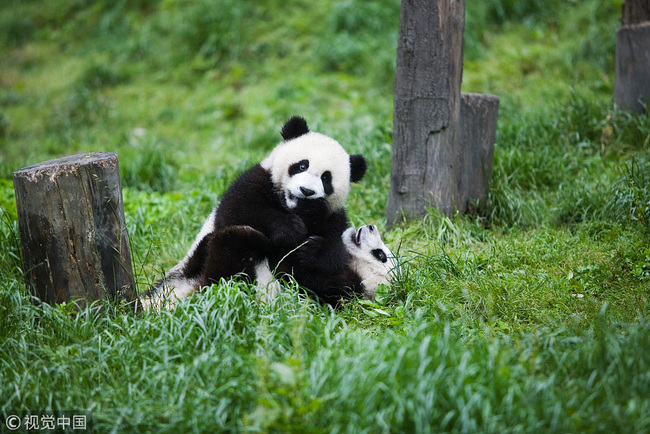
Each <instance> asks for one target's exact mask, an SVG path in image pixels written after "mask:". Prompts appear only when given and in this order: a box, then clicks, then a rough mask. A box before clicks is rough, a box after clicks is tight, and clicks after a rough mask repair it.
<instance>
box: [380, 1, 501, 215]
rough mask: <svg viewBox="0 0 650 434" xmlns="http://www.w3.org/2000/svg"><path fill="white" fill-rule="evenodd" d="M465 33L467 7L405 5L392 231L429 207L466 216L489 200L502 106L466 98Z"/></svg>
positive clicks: (476, 97)
mask: <svg viewBox="0 0 650 434" xmlns="http://www.w3.org/2000/svg"><path fill="white" fill-rule="evenodd" d="M464 29H465V1H464V0H402V5H401V11H400V27H399V35H398V42H397V65H396V71H395V102H394V104H395V106H394V115H393V156H392V167H391V183H390V192H389V196H388V203H387V205H386V216H387V220H388V223H389V224H392V223H394V222H395V221H397V220H400V219H401V218H402V217H406V218H415V217H419V216H421V215H422V214H424V213H425V212H426V209H427V208H428V207H435V208H437V209H438V210H440V211H441V212H442V213H444V214H447V215H451V214H452V213H453V212H454V211H460V212H464V211H465V210H466V209H467V205H468V203H469V201H472V200H476V199H479V198H483V197H487V187H486V185H487V181H488V180H489V177H490V174H491V170H492V150H493V146H494V133H495V131H496V117H497V112H498V98H497V97H495V96H490V97H488V96H486V95H477V94H468V95H467V96H463V97H462V98H461V92H460V87H461V81H462V74H463V32H464ZM484 97H485V98H484ZM462 105H464V106H465V109H464V110H461V106H462ZM485 126H487V127H488V128H487V129H483V128H484V127H485ZM467 128H471V129H472V130H471V131H466V129H467ZM483 148H486V149H485V150H482V149H483ZM474 151H480V152H481V155H473V154H472V153H473V152H474ZM486 159H489V162H488V161H487V160H486ZM468 171H470V172H472V173H469V174H468V173H467V172H468ZM479 177H483V178H481V180H480V181H481V182H479V183H478V184H477V180H478V179H479Z"/></svg>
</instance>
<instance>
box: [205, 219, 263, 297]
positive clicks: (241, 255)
mask: <svg viewBox="0 0 650 434" xmlns="http://www.w3.org/2000/svg"><path fill="white" fill-rule="evenodd" d="M270 247H271V242H270V240H269V239H268V238H267V237H266V236H265V235H264V234H263V233H261V232H260V231H258V230H255V229H253V228H252V227H250V226H231V227H228V228H225V229H221V230H218V231H216V232H214V233H213V234H210V236H209V243H208V255H207V258H206V261H205V267H204V270H203V273H202V275H201V279H200V280H199V285H200V286H201V287H203V286H206V285H211V284H212V283H216V282H219V280H220V279H227V278H231V277H233V276H236V275H238V274H242V276H248V277H251V276H253V277H254V276H255V267H256V266H257V265H259V264H261V263H262V262H263V261H264V260H265V259H266V258H268V257H269V255H270V254H271V249H270Z"/></svg>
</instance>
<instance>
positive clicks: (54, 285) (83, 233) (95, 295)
mask: <svg viewBox="0 0 650 434" xmlns="http://www.w3.org/2000/svg"><path fill="white" fill-rule="evenodd" d="M13 179H14V190H15V192H16V208H17V211H18V226H19V230H20V238H21V244H22V253H23V265H24V271H25V280H26V284H27V287H28V289H29V290H30V291H31V292H32V293H33V294H34V295H36V296H37V297H38V298H39V299H40V300H42V301H45V302H47V303H60V302H70V301H73V300H76V301H78V302H79V303H80V306H83V305H84V304H85V303H88V302H92V301H93V300H96V299H101V298H111V299H116V298H117V299H120V300H127V301H132V300H134V299H135V281H134V278H133V269H132V266H131V255H130V252H129V241H128V235H127V232H126V225H125V222H124V205H123V201H122V185H121V183H120V176H119V166H118V159H117V154H114V153H91V154H83V155H75V156H70V157H64V158H60V159H57V160H52V161H47V162H44V163H40V164H36V165H33V166H29V167H25V168H23V169H20V170H17V171H16V172H14V174H13Z"/></svg>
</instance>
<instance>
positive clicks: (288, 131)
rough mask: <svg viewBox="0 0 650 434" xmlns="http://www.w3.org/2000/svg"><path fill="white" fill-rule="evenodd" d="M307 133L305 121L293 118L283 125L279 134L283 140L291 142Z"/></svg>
mask: <svg viewBox="0 0 650 434" xmlns="http://www.w3.org/2000/svg"><path fill="white" fill-rule="evenodd" d="M308 132H309V127H307V121H306V120H304V119H303V118H301V117H300V116H293V117H292V118H291V119H289V120H288V121H287V122H286V123H285V124H284V126H283V127H282V132H281V133H280V134H282V138H283V139H284V140H291V139H295V138H296V137H300V136H302V135H303V134H307V133H308Z"/></svg>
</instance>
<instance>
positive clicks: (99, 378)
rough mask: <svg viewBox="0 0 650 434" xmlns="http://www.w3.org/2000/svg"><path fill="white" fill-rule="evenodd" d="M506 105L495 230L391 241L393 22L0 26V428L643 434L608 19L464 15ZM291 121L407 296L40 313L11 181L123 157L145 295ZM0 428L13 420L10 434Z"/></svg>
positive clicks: (214, 15) (648, 348)
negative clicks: (339, 182)
mask: <svg viewBox="0 0 650 434" xmlns="http://www.w3.org/2000/svg"><path fill="white" fill-rule="evenodd" d="M467 3H468V4H467V21H466V39H465V65H464V80H463V90H464V91H467V92H481V93H494V94H497V95H499V96H500V98H501V106H500V113H499V125H498V132H497V144H496V150H495V161H494V173H493V180H492V184H491V189H490V197H489V201H488V203H487V204H484V205H485V206H484V207H483V208H482V209H481V211H480V212H476V213H475V214H472V215H467V216H456V217H453V218H447V217H444V216H441V215H439V214H438V213H436V212H435V210H431V211H430V212H429V213H428V214H427V215H426V216H425V217H424V218H423V219H422V220H420V221H414V222H408V223H403V224H400V225H398V226H396V227H394V228H391V229H390V230H389V229H388V228H386V227H385V226H386V225H385V222H386V220H385V217H384V207H385V203H386V197H387V194H388V185H389V176H390V153H391V144H390V141H391V129H392V91H393V76H394V61H395V47H396V38H397V25H398V19H399V1H397V0H381V1H373V2H365V1H360V0H332V1H321V2H313V1H306V0H294V1H291V2H284V1H278V0H263V1H252V0H222V1H219V2H215V1H209V0H198V1H184V0H137V1H128V2H127V1H126V0H118V1H115V2H95V1H90V0H61V1H56V2H48V1H30V2H23V1H20V0H3V1H2V3H0V52H1V53H2V55H1V56H0V207H1V219H2V223H1V224H0V414H2V415H3V417H6V416H7V415H10V414H13V413H18V412H26V411H44V410H54V411H55V410H63V409H79V410H84V411H86V410H88V411H92V414H93V425H94V427H95V428H96V429H98V430H99V431H101V432H103V431H111V430H115V431H120V432H121V431H125V430H126V431H129V430H133V431H169V432H185V431H214V430H217V431H230V430H234V431H245V430H248V431H262V432H268V431H274V432H284V431H290V432H332V431H333V432H341V431H347V432H379V431H385V432H445V431H454V432H456V431H465V432H540V431H553V432H578V431H579V432H583V431H586V432H616V431H618V432H624V431H630V432H643V431H648V430H650V375H649V374H648V373H649V372H650V320H649V319H648V313H649V310H650V305H649V304H648V302H649V297H650V114H648V113H646V114H642V115H629V114H626V113H623V112H619V111H617V110H615V109H614V108H613V107H612V93H613V82H614V52H615V32H616V28H617V27H618V22H619V17H620V8H621V3H622V1H621V0H582V1H572V2H565V1H560V0H550V1H546V2H542V1H537V0H527V1H516V0H489V1H484V2H467ZM292 114H301V115H303V116H304V117H306V118H307V120H308V121H309V123H310V125H311V126H312V127H313V128H314V129H315V130H318V131H321V132H323V133H326V134H329V135H331V136H333V137H335V138H337V139H338V140H339V141H340V142H341V143H343V144H344V146H346V148H347V149H348V150H349V151H350V152H355V153H357V152H360V153H363V154H364V155H365V156H366V157H367V158H368V160H369V163H370V169H369V174H368V176H367V177H366V178H365V179H364V180H363V182H362V183H361V184H359V185H357V186H354V187H353V189H352V192H351V195H350V198H349V201H348V213H349V215H350V217H351V220H352V223H353V224H355V225H360V224H365V223H375V224H378V225H379V226H380V227H383V228H385V236H384V238H385V240H386V241H387V242H388V244H389V245H391V246H392V247H393V249H394V250H396V251H398V252H399V256H400V258H401V260H402V262H403V273H402V275H401V276H399V278H397V279H396V280H395V282H394V284H393V285H392V286H391V288H390V289H386V290H385V291H383V292H382V294H381V296H380V297H379V298H378V300H377V302H375V303H370V302H365V301H359V300H355V301H352V302H350V303H349V304H348V305H347V306H346V307H345V309H343V310H342V311H340V312H331V311H329V310H327V309H324V308H321V307H319V306H317V305H315V304H314V303H309V302H306V301H305V300H302V299H301V298H300V297H299V296H298V295H297V292H296V290H295V288H287V291H286V292H284V293H283V294H282V296H281V297H280V298H279V299H278V300H276V301H275V302H273V303H270V304H262V305H260V304H259V303H258V302H257V301H256V297H255V293H254V289H252V288H248V287H246V286H243V285H241V284H237V283H235V282H224V283H222V284H221V285H219V286H214V287H213V288H212V289H211V290H209V291H207V292H206V293H204V294H201V295H197V296H193V297H191V298H190V299H188V300H187V301H186V302H183V303H182V304H181V305H180V306H179V307H178V308H177V309H175V310H174V311H171V312H162V313H160V314H144V315H136V314H134V313H132V312H131V311H130V310H129V309H128V308H125V307H124V306H120V305H114V304H112V303H109V302H106V303H100V304H97V305H94V306H91V307H88V308H86V309H82V310H81V311H80V312H77V311H75V310H74V309H73V307H72V306H70V305H65V304H64V305H58V306H47V305H42V304H38V303H33V302H32V300H31V299H30V296H29V295H28V294H27V293H26V291H25V289H24V279H23V270H22V269H21V267H22V264H21V259H20V258H21V252H20V241H19V234H18V228H17V223H16V209H15V198H14V197H13V185H12V181H11V173H12V172H13V171H14V170H16V169H18V168H20V167H23V166H26V165H28V164H34V163H37V162H40V161H44V160H47V159H50V158H55V157H59V156H63V155H69V154H73V153H79V152H88V151H113V152H117V153H118V155H119V158H120V168H121V174H122V182H123V184H124V187H125V188H124V200H125V209H126V217H127V223H128V226H129V236H130V240H131V253H132V256H133V258H134V269H135V272H136V274H137V279H138V284H139V287H140V289H141V290H142V289H144V288H146V287H147V285H148V284H150V283H151V282H152V281H153V280H155V279H156V278H158V277H160V276H161V274H162V273H164V271H165V270H166V269H168V268H169V267H170V266H171V265H173V264H174V263H175V262H176V261H177V260H178V259H179V258H180V257H182V256H183V254H184V253H185V251H186V249H187V248H188V246H189V245H190V244H191V241H192V239H193V237H194V235H195V234H196V232H197V230H198V228H199V227H200V225H201V223H202V219H203V218H204V217H205V216H206V215H207V213H208V212H209V210H210V208H211V207H212V206H213V205H214V203H215V202H216V201H218V199H219V196H220V194H221V193H222V192H223V191H224V189H225V188H226V187H227V185H229V183H230V182H231V181H232V180H233V179H234V178H235V177H236V176H237V174H238V173H241V171H243V170H244V169H245V168H246V167H248V166H249V165H251V164H252V163H254V162H257V161H258V160H259V159H261V158H262V157H263V156H264V155H265V153H266V152H268V151H269V150H270V149H271V148H272V147H273V146H274V145H275V144H276V143H277V142H278V141H279V139H280V137H279V131H278V130H279V127H280V126H281V124H282V123H283V121H284V120H286V118H287V117H288V116H290V115H292ZM2 420H4V419H2Z"/></svg>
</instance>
